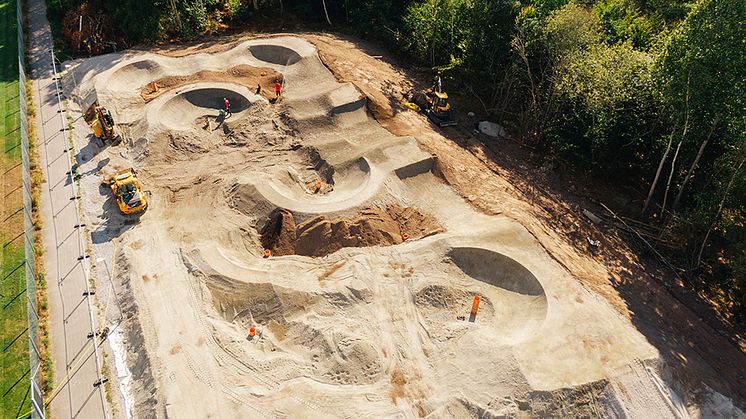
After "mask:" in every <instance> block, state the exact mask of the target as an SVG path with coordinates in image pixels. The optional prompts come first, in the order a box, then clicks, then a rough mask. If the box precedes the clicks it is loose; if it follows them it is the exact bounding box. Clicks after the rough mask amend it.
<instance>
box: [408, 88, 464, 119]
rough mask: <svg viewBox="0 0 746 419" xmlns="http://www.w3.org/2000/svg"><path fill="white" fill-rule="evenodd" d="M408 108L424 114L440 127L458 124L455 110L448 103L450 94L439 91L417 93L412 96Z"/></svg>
mask: <svg viewBox="0 0 746 419" xmlns="http://www.w3.org/2000/svg"><path fill="white" fill-rule="evenodd" d="M406 106H407V107H408V108H410V109H413V110H415V111H417V112H420V111H421V112H423V113H425V115H427V117H428V118H429V119H430V120H431V121H433V122H434V123H435V124H436V125H438V126H439V127H450V126H454V125H456V124H457V122H456V118H455V115H454V111H453V108H451V104H450V102H449V101H448V93H446V92H439V91H437V90H428V91H427V92H424V93H422V92H415V93H413V94H411V95H410V97H409V101H408V102H407V104H406Z"/></svg>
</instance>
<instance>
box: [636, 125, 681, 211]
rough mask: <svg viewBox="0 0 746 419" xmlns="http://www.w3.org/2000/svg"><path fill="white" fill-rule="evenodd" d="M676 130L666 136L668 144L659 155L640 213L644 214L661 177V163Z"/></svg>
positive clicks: (664, 159)
mask: <svg viewBox="0 0 746 419" xmlns="http://www.w3.org/2000/svg"><path fill="white" fill-rule="evenodd" d="M675 131H676V130H675V129H674V131H672V132H671V136H670V137H668V145H666V151H665V152H663V157H661V161H660V163H658V170H656V172H655V178H654V179H653V183H651V184H650V191H648V197H647V198H645V205H643V206H642V214H643V215H644V214H645V211H647V209H648V205H650V199H652V198H653V192H655V187H656V186H657V185H658V179H660V177H661V171H663V164H664V163H665V162H666V159H667V158H668V153H669V152H670V151H671V144H672V143H673V134H674V132H675Z"/></svg>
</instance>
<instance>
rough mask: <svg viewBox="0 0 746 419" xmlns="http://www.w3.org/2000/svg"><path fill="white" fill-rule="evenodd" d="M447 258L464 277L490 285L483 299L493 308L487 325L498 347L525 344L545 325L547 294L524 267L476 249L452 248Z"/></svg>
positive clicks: (497, 255)
mask: <svg viewBox="0 0 746 419" xmlns="http://www.w3.org/2000/svg"><path fill="white" fill-rule="evenodd" d="M448 257H449V258H450V259H451V261H452V262H453V263H454V264H455V265H456V266H457V267H458V268H459V269H460V270H461V271H462V272H463V273H465V274H466V275H468V276H470V277H472V278H474V279H476V280H478V281H481V282H483V283H485V284H488V285H491V287H489V288H488V289H487V290H486V291H485V292H484V294H485V295H484V296H483V298H486V299H489V301H490V303H491V305H492V307H493V308H494V318H492V319H491V320H490V321H491V323H492V324H491V326H493V327H495V328H496V329H497V336H498V338H497V341H498V342H499V343H505V344H515V343H518V342H520V341H522V340H525V339H526V338H528V337H530V336H531V334H532V332H533V331H535V330H536V329H538V328H539V327H540V326H541V324H542V323H543V322H544V319H545V318H546V316H547V296H546V293H545V291H544V288H543V287H542V285H541V283H540V282H539V281H538V280H537V279H536V277H535V276H534V275H533V274H532V273H531V271H529V270H528V269H526V268H525V267H524V266H523V265H521V264H520V263H518V262H516V261H515V260H513V259H511V258H509V257H507V256H505V255H502V254H500V253H497V252H493V251H491V250H487V249H480V248H476V247H456V248H453V249H451V250H450V251H449V252H448ZM477 318H478V319H479V318H480V317H479V316H477Z"/></svg>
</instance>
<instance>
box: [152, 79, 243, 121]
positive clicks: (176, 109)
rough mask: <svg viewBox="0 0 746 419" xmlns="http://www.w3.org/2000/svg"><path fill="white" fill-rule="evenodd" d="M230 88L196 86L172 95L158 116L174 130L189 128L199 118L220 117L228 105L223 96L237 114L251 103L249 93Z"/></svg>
mask: <svg viewBox="0 0 746 419" xmlns="http://www.w3.org/2000/svg"><path fill="white" fill-rule="evenodd" d="M239 90H246V89H245V88H241V89H239V88H238V86H236V89H232V88H228V87H201V86H196V87H192V88H189V89H187V90H184V91H180V92H177V93H175V94H173V95H171V96H169V97H168V98H167V99H166V100H165V101H164V102H163V104H162V105H161V106H160V107H159V108H158V109H157V111H156V113H157V116H156V119H157V120H158V122H160V123H161V124H162V125H164V126H165V127H167V128H169V129H172V130H178V131H181V130H188V129H192V128H195V127H196V126H197V125H198V122H197V119H198V118H200V117H204V116H211V117H217V116H218V114H219V112H220V109H223V108H224V106H225V105H224V103H223V98H227V99H228V100H229V101H230V104H231V111H232V112H233V114H234V117H235V116H237V114H239V113H241V112H243V111H245V110H246V109H248V108H249V106H251V99H250V98H249V97H248V95H247V94H246V93H241V92H240V91H239Z"/></svg>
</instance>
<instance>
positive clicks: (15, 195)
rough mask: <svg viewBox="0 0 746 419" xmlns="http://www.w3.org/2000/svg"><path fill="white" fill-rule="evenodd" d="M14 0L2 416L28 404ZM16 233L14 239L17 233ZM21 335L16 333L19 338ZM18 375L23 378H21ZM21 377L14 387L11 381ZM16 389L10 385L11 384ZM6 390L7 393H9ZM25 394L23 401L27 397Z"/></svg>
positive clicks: (4, 109) (7, 50)
mask: <svg viewBox="0 0 746 419" xmlns="http://www.w3.org/2000/svg"><path fill="white" fill-rule="evenodd" d="M16 31H17V26H16V4H15V1H14V0H11V1H7V0H0V116H2V125H1V126H0V133H2V147H3V148H2V151H3V152H2V155H0V175H1V176H2V178H1V179H0V184H2V187H1V188H0V189H1V190H0V193H1V195H0V196H2V208H0V210H1V211H0V214H2V219H3V222H2V224H0V240H1V241H2V248H0V418H14V417H16V415H18V414H20V415H21V416H23V415H24V414H26V413H27V412H28V411H29V410H30V408H31V404H30V402H29V401H28V396H27V391H28V389H29V377H28V376H27V375H25V374H26V373H27V371H28V369H29V354H28V333H27V332H25V330H26V327H27V312H26V294H25V292H24V291H25V289H26V279H25V273H26V271H25V267H24V266H23V261H24V248H23V240H22V239H21V238H15V237H17V236H18V234H19V233H21V232H22V230H23V216H22V213H20V212H19V213H16V211H17V210H18V209H19V208H21V206H22V205H23V201H22V196H21V190H20V189H19V188H18V187H19V186H20V185H21V169H20V167H19V166H18V165H19V162H20V160H21V148H20V131H19V126H20V113H19V102H18V100H19V97H18V96H19V94H18V56H17V53H18V43H17V42H18V40H17V32H16ZM14 238H15V239H14ZM16 338H17V339H16ZM19 380H20V381H19ZM16 381H19V382H18V384H17V385H15V387H12V386H13V385H14V383H16ZM11 387H12V390H10V391H8V390H9V389H11ZM6 392H7V394H6ZM24 399H25V401H24Z"/></svg>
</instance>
